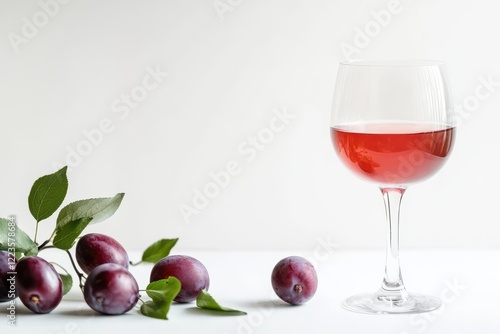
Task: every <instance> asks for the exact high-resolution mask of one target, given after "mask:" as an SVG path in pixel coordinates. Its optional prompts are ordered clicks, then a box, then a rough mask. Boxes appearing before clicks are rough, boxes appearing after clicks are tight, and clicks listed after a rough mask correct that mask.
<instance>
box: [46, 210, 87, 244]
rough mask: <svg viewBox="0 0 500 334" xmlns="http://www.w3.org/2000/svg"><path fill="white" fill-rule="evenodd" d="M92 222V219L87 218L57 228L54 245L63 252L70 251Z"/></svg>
mask: <svg viewBox="0 0 500 334" xmlns="http://www.w3.org/2000/svg"><path fill="white" fill-rule="evenodd" d="M91 220H92V217H85V218H80V219H78V220H73V221H70V222H69V223H67V224H64V225H63V226H62V227H61V228H59V227H56V231H55V235H54V241H52V244H53V245H54V246H55V247H57V248H59V249H62V250H68V249H70V248H71V247H73V244H74V243H75V240H76V238H78V237H79V236H80V234H81V233H82V232H83V230H84V229H85V228H86V227H87V225H88V224H89V223H90V221H91Z"/></svg>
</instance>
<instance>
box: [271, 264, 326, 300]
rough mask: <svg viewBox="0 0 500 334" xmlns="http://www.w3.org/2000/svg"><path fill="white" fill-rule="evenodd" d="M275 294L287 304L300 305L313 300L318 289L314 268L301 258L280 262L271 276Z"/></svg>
mask: <svg viewBox="0 0 500 334" xmlns="http://www.w3.org/2000/svg"><path fill="white" fill-rule="evenodd" d="M271 283H272V286H273V289H274V292H276V294H277V295H278V297H280V298H281V299H282V300H284V301H285V302H287V303H289V304H292V305H300V304H303V303H305V302H307V301H308V300H309V299H311V298H312V297H313V296H314V294H315V293H316V288H317V287H318V277H317V275H316V270H315V269H314V266H313V265H312V264H311V263H310V262H309V261H307V260H306V259H304V258H302V257H300V256H289V257H286V258H284V259H282V260H281V261H279V262H278V263H277V264H276V266H275V267H274V269H273V272H272V274H271Z"/></svg>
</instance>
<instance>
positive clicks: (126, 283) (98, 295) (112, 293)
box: [83, 263, 139, 315]
mask: <svg viewBox="0 0 500 334" xmlns="http://www.w3.org/2000/svg"><path fill="white" fill-rule="evenodd" d="M83 296H84V298H85V302H86V303H87V304H88V305H89V306H90V307H91V308H92V309H93V310H94V311H96V312H99V313H102V314H109V315H118V314H123V313H125V312H127V311H129V310H131V309H132V308H133V307H134V306H135V305H136V304H137V301H138V300H139V286H138V284H137V281H136V280H135V278H134V276H133V275H132V274H131V273H130V272H129V271H128V270H127V269H126V268H124V267H123V266H121V265H119V264H116V263H105V264H101V265H99V266H97V267H95V268H94V269H93V270H92V271H91V272H90V274H89V276H88V277H87V280H86V281H85V285H84V287H83Z"/></svg>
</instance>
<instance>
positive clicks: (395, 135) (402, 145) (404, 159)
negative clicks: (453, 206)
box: [330, 123, 455, 185]
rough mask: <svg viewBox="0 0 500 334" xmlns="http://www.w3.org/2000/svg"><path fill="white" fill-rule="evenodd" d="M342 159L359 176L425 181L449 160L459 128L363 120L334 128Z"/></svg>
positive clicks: (396, 181)
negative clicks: (362, 121) (365, 121)
mask: <svg viewBox="0 0 500 334" xmlns="http://www.w3.org/2000/svg"><path fill="white" fill-rule="evenodd" d="M330 131H331V137H332V142H333V145H334V148H335V151H336V152H337V154H338V155H339V157H340V159H341V161H342V162H343V163H344V165H346V166H347V167H349V169H350V170H351V171H352V172H353V173H355V174H356V175H357V176H359V177H361V178H362V179H365V180H367V181H372V182H376V183H377V184H404V185H408V184H411V183H414V182H417V181H422V180H424V179H426V178H428V177H430V176H432V175H433V174H434V173H435V172H437V171H438V170H439V169H440V168H441V166H442V165H443V164H444V163H445V161H446V159H447V157H448V154H449V153H450V151H451V148H452V144H453V137H454V133H455V129H454V128H453V127H447V128H444V129H435V126H434V125H432V124H418V123H361V124H353V125H349V126H345V125H344V126H342V127H337V128H336V127H333V128H331V130H330Z"/></svg>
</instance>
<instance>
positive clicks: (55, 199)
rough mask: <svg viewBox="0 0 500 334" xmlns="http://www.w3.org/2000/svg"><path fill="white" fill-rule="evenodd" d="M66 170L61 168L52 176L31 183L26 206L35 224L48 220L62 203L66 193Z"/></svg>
mask: <svg viewBox="0 0 500 334" xmlns="http://www.w3.org/2000/svg"><path fill="white" fill-rule="evenodd" d="M67 168H68V167H63V168H61V169H60V170H58V171H57V172H55V173H53V174H49V175H45V176H42V177H41V178H39V179H38V180H36V181H35V183H33V186H32V187H31V191H30V194H29V196H28V205H29V209H30V212H31V214H32V215H33V217H34V218H35V219H36V221H37V223H38V222H40V221H42V220H44V219H46V218H49V217H50V216H51V215H52V214H53V213H54V212H56V210H57V209H58V208H59V206H60V205H61V204H62V202H63V201H64V197H66V192H67V191H68V178H67V177H66V170H67Z"/></svg>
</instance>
